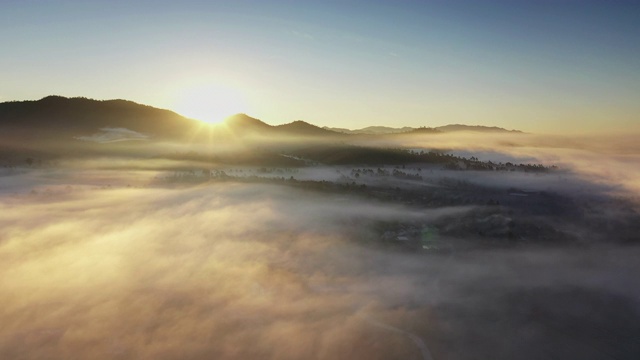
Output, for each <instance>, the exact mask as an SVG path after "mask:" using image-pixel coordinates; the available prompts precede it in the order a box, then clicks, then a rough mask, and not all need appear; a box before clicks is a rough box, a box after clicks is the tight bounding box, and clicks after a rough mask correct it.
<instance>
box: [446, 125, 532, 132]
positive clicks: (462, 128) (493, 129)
mask: <svg viewBox="0 0 640 360" xmlns="http://www.w3.org/2000/svg"><path fill="white" fill-rule="evenodd" d="M436 129H437V130H439V131H442V132H455V131H469V132H485V133H486V132H501V133H504V132H509V133H522V131H520V130H507V129H504V128H501V127H497V126H481V125H461V124H451V125H445V126H438V127H436Z"/></svg>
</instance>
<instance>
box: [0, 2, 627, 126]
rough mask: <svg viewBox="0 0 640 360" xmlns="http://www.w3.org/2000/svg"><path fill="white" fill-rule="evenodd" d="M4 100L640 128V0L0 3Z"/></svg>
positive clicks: (394, 122) (283, 117)
mask: <svg viewBox="0 0 640 360" xmlns="http://www.w3.org/2000/svg"><path fill="white" fill-rule="evenodd" d="M0 49H2V50H1V51H2V56H0V101H9V100H30V99H39V98H42V97H44V96H46V95H50V94H57V95H63V96H85V97H89V98H95V99H113V98H123V99H129V100H133V101H136V102H139V103H144V104H148V105H152V106H157V107H162V108H169V109H172V110H175V111H177V112H179V113H181V114H184V115H187V116H192V117H203V116H207V115H203V114H205V113H206V114H211V115H210V116H211V117H212V118H214V120H215V118H216V117H220V116H223V115H229V114H230V113H235V112H246V113H248V114H249V115H252V116H254V117H257V118H260V119H262V120H264V121H266V122H268V123H271V124H281V123H286V122H290V121H293V120H297V119H303V120H306V121H309V122H312V123H314V124H317V125H320V126H324V125H326V126H339V127H349V128H359V127H364V126H369V125H388V126H439V125H444V124H448V123H466V124H479V125H496V126H502V127H506V128H517V129H520V130H524V131H531V132H564V133H567V132H571V133H575V132H585V131H588V132H591V131H632V130H633V131H640V1H605V0H602V1H578V0H573V1H572V0H557V1H546V0H530V1H518V0H512V1H480V0H474V1H451V0H449V1H427V0H425V1H402V0H398V1H376V0H369V1H317V2H311V1H258V0H255V1H248V0H247V1H242V0H236V1H161V0H156V1H137V2H134V3H133V4H132V2H131V1H119V0H115V1H46V0H41V1H34V0H3V1H2V2H0Z"/></svg>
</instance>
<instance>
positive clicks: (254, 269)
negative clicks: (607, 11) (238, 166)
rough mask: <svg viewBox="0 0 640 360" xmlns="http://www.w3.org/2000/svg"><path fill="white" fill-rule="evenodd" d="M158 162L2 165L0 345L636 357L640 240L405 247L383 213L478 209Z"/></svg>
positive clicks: (213, 354) (186, 352) (451, 220)
mask: <svg viewBox="0 0 640 360" xmlns="http://www.w3.org/2000/svg"><path fill="white" fill-rule="evenodd" d="M459 173H460V174H464V172H459ZM155 174H156V173H155V172H145V171H137V172H136V171H134V170H133V169H132V170H129V171H123V170H121V171H104V170H102V171H95V170H94V168H93V166H91V165H90V163H88V164H87V165H86V167H85V168H82V167H81V165H78V166H76V167H73V168H71V169H56V170H52V169H44V170H38V171H24V172H19V173H12V174H4V176H3V177H2V178H0V181H2V184H3V185H4V184H9V183H10V188H11V191H10V192H9V191H7V192H0V197H1V198H0V200H1V201H0V228H1V229H2V232H0V262H1V263H2V264H3V266H2V267H0V298H1V299H3V306H2V307H1V308H0V323H2V324H3V326H2V327H0V358H26V359H35V358H44V357H46V358H50V359H64V358H69V357H77V358H92V359H113V358H120V359H134V358H135V359H185V358H187V359H210V358H216V359H237V358H245V359H246V358H249V359H254V358H255V359H300V358H318V359H340V358H348V359H354V358H368V359H393V358H420V357H421V356H422V358H425V357H424V356H425V355H424V354H425V353H426V352H424V351H423V349H422V348H421V347H420V346H421V345H420V344H424V346H426V347H427V350H428V353H429V354H431V355H432V356H433V358H435V359H439V358H449V359H474V358H495V359H510V358H521V359H533V358H539V357H542V356H543V355H544V354H546V353H547V352H549V351H551V352H553V353H558V354H581V355H584V358H590V357H591V358H594V357H596V356H597V355H598V354H600V353H611V354H613V355H614V356H616V357H618V358H633V355H634V348H633V346H634V345H633V344H635V343H632V342H633V340H625V339H636V338H637V337H638V336H640V331H639V330H638V328H637V326H636V324H637V323H638V321H639V320H640V315H639V309H640V308H639V307H638V303H637V301H636V300H634V299H638V298H639V297H640V290H638V289H639V288H638V287H637V286H636V282H637V280H636V276H635V274H637V273H638V271H640V265H638V262H637V258H638V256H640V249H638V247H636V246H625V247H621V246H615V245H606V244H605V245H602V244H600V245H598V246H595V247H587V246H584V247H564V246H555V245H549V246H540V245H539V246H531V247H527V246H524V245H522V244H520V245H515V244H507V245H505V246H504V247H502V248H501V249H495V248H494V247H488V246H486V245H483V244H486V242H485V243H483V242H482V239H480V238H475V237H472V238H465V239H462V240H464V241H466V242H469V243H472V244H474V245H475V246H474V247H472V251H464V249H460V250H456V251H454V252H448V253H443V254H434V253H426V254H425V253H411V252H406V251H405V250H402V249H396V248H393V247H384V246H381V245H380V231H379V229H377V227H378V226H380V224H400V225H401V226H402V225H405V224H412V223H424V224H432V223H438V224H440V223H443V222H444V223H446V224H449V225H450V226H458V225H457V224H458V223H457V222H456V219H464V218H465V217H467V216H470V215H472V214H473V211H476V209H475V208H469V207H447V208H440V207H434V208H430V209H420V208H416V207H407V206H403V205H401V204H398V203H395V202H393V201H388V202H381V201H378V200H367V199H365V198H364V197H358V196H352V195H349V194H331V193H324V192H321V193H318V192H311V191H304V190H300V189H294V188H291V187H287V186H277V185H262V184H241V183H233V182H229V183H206V184H203V185H200V186H191V187H185V186H180V185H179V184H178V185H175V186H174V185H171V184H169V185H167V186H159V185H153V186H150V184H153V182H150V180H151V179H152V178H153V176H154V175H155ZM332 174H335V171H332V170H331V169H328V168H327V169H319V170H318V171H317V172H315V171H310V172H308V173H307V174H305V176H307V177H309V178H322V177H324V176H333V175H332ZM472 175H473V176H474V177H475V174H472ZM461 176H462V175H461ZM467 176H468V174H467ZM536 179H537V180H539V178H532V179H531V181H532V182H533V183H534V184H535V181H536ZM511 180H513V181H516V182H520V181H524V180H523V179H520V178H513V179H511ZM511 180H510V181H511ZM578 180H580V181H582V179H577V180H575V181H578ZM487 181H493V180H491V179H490V180H487ZM569 181H571V182H573V181H574V180H569ZM128 184H134V185H137V186H140V185H143V184H147V186H146V187H140V188H133V187H132V188H129V187H126V185H128ZM107 185H111V186H107ZM34 188H35V189H38V191H37V193H36V194H29V192H30V191H31V189H34ZM45 189H49V191H46V190H45ZM602 209H603V210H606V211H608V209H609V208H602ZM480 210H482V209H480ZM616 216H617V215H616V214H615V213H605V214H602V215H601V217H602V218H604V219H605V220H613V219H615V217H616ZM528 220H530V221H532V222H533V223H534V224H537V225H540V224H543V223H544V221H546V220H547V219H546V218H544V217H532V218H530V219H528ZM561 220H562V219H561ZM599 220H602V219H600V218H599ZM605 223H606V221H605ZM460 226H462V225H460ZM615 230H616V229H615V228H614V229H612V230H611V231H610V232H609V233H610V236H616V234H617V233H616V231H615ZM583 236H585V237H586V238H587V237H589V236H591V235H590V234H589V232H588V231H585V234H584V235H583ZM443 241H450V242H451V243H452V244H458V243H460V241H461V239H453V238H446V237H444V236H443ZM602 333H607V334H613V335H612V336H611V337H602V336H601V334H602ZM603 338H605V339H604V340H603ZM416 339H417V340H419V341H417V340H416ZM584 343H589V347H587V348H588V349H589V350H588V351H587V353H585V350H584V349H585V347H584V346H583V345H582V344H584ZM593 349H595V350H593ZM593 354H596V355H593Z"/></svg>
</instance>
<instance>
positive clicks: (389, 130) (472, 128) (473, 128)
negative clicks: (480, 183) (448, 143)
mask: <svg viewBox="0 0 640 360" xmlns="http://www.w3.org/2000/svg"><path fill="white" fill-rule="evenodd" d="M323 129H326V130H331V131H335V132H340V133H344V134H365V135H385V134H406V133H420V132H423V133H424V132H431V133H434V132H435V133H438V132H444V133H446V132H455V131H469V132H483V133H488V132H498V133H505V132H508V133H522V131H519V130H507V129H504V128H501V127H497V126H481V125H460V124H451V125H445V126H437V127H434V128H427V127H419V128H412V127H408V126H405V127H401V128H394V127H388V126H368V127H365V128H362V129H357V130H349V129H344V128H336V127H326V126H325V127H323Z"/></svg>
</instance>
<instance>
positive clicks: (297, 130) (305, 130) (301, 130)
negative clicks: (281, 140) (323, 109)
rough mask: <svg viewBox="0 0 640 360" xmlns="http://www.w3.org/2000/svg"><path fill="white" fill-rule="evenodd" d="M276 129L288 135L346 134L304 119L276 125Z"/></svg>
mask: <svg viewBox="0 0 640 360" xmlns="http://www.w3.org/2000/svg"><path fill="white" fill-rule="evenodd" d="M274 129H275V130H276V131H277V132H279V133H282V134H288V135H298V136H310V137H317V136H341V135H342V136H344V134H342V133H338V132H335V131H331V130H327V129H324V128H321V127H318V126H315V125H312V124H309V123H308V122H305V121H302V120H296V121H294V122H291V123H288V124H284V125H278V126H274Z"/></svg>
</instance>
